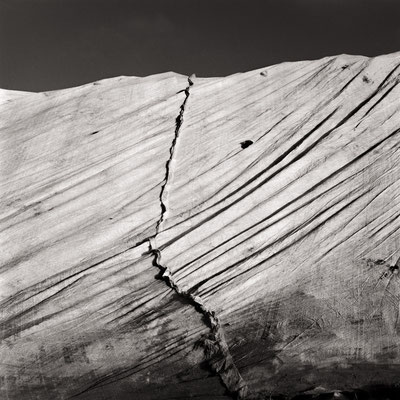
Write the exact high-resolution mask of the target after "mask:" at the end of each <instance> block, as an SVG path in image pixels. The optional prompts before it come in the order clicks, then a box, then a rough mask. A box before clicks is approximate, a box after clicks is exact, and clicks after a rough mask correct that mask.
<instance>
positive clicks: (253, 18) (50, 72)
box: [0, 0, 400, 91]
mask: <svg viewBox="0 0 400 400" xmlns="http://www.w3.org/2000/svg"><path fill="white" fill-rule="evenodd" d="M0 29H1V31H0V87H2V88H7V89H18V90H31V91H42V90H51V89H58V88H64V87H70V86H76V85H79V84H83V83H87V82H91V81H94V80H97V79H102V78H107V77H113V76H117V75H136V76H144V75H149V74H153V73H158V72H165V71H171V70H172V71H176V72H180V73H182V74H191V73H193V72H195V73H196V74H197V76H223V75H227V74H231V73H234V72H239V71H247V70H251V69H254V68H261V67H264V66H267V65H271V64H275V63H278V62H282V61H290V60H303V59H315V58H320V57H323V56H326V55H333V54H339V53H348V54H362V55H369V56H373V55H378V54H384V53H390V52H394V51H398V50H400V0H263V1H261V0H242V1H237V0H0Z"/></svg>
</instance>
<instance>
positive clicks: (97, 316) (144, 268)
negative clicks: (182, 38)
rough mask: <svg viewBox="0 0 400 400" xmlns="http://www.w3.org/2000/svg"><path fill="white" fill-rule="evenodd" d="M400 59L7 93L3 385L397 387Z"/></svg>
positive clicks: (61, 388)
mask: <svg viewBox="0 0 400 400" xmlns="http://www.w3.org/2000/svg"><path fill="white" fill-rule="evenodd" d="M399 82H400V53H395V54H391V55H387V56H381V57H376V58H366V57H360V56H347V55H342V56H337V57H327V58H324V59H322V60H317V61H304V62H295V63H284V64H279V65H276V66H272V67H268V68H264V69H259V70H255V71H251V72H248V73H239V74H235V75H232V76H228V77H225V78H196V77H194V76H192V77H190V78H187V77H185V76H182V75H179V74H175V73H165V74H160V75H153V76H149V77H146V78H136V77H119V78H113V79H107V80H103V81H99V82H94V83H92V84H88V85H84V86H81V87H77V88H72V89H64V90H59V91H53V92H45V93H26V92H13V91H6V90H2V91H1V92H0V124H1V132H0V163H1V174H0V185H1V188H0V192H1V193H2V195H1V201H0V230H1V233H0V246H1V249H2V251H1V254H0V327H1V328H0V398H4V399H9V400H20V399H21V400H25V399H29V400H30V399H35V400H36V399H37V400H42V399H43V400H47V399H52V400H53V399H69V398H76V399H82V400H83V399H95V400H103V399H104V400H108V399H115V400H117V399H118V400H120V399H133V398H135V399H171V400H172V399H188V398H191V397H193V398H200V399H230V398H240V399H270V398H276V399H278V398H279V399H290V398H293V397H295V396H297V397H296V398H299V399H300V398H301V399H308V398H317V397H318V396H319V398H343V399H345V398H347V399H367V398H369V399H380V398H382V399H386V398H390V399H392V398H393V399H397V398H400V347H399V346H400V336H399V335H400V318H399V313H400V277H399V266H400V265H399V262H398V260H399V257H400V233H399V232H400V219H399V218H400V179H399V178H400V164H399V160H400V152H399V150H400V97H399V95H400V85H399V84H398V83H399Z"/></svg>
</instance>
